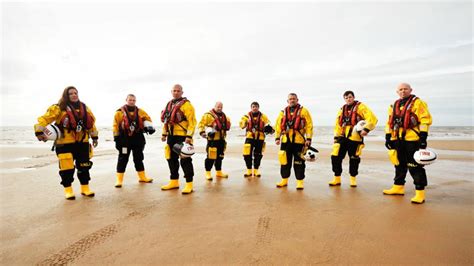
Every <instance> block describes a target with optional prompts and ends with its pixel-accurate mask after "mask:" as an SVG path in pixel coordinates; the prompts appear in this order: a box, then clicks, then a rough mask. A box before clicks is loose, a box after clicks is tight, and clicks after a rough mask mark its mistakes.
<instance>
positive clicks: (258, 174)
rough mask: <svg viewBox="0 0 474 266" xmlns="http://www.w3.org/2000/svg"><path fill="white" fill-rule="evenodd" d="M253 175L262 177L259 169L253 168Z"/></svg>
mask: <svg viewBox="0 0 474 266" xmlns="http://www.w3.org/2000/svg"><path fill="white" fill-rule="evenodd" d="M253 176H256V177H261V176H262V175H261V174H260V172H259V171H258V169H253Z"/></svg>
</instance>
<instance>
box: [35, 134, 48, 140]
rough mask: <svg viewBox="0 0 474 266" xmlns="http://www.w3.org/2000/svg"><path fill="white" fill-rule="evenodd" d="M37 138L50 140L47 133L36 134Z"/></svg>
mask: <svg viewBox="0 0 474 266" xmlns="http://www.w3.org/2000/svg"><path fill="white" fill-rule="evenodd" d="M36 138H37V139H38V141H44V142H46V141H47V140H48V137H47V136H46V135H45V134H39V135H36Z"/></svg>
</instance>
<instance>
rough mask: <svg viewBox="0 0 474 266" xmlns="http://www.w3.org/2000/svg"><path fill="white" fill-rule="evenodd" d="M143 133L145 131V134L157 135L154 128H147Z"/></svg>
mask: <svg viewBox="0 0 474 266" xmlns="http://www.w3.org/2000/svg"><path fill="white" fill-rule="evenodd" d="M143 131H145V133H147V134H150V135H153V133H155V131H156V130H155V129H154V128H153V127H145V128H143Z"/></svg>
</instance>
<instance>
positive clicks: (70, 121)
mask: <svg viewBox="0 0 474 266" xmlns="http://www.w3.org/2000/svg"><path fill="white" fill-rule="evenodd" d="M59 126H60V128H61V129H66V130H72V131H74V132H81V131H86V130H89V129H92V128H93V126H94V118H93V117H92V115H91V114H89V112H87V107H86V104H84V103H82V102H79V112H78V111H76V108H74V106H72V105H71V104H67V106H66V112H65V113H64V115H63V116H62V117H61V119H60V123H59Z"/></svg>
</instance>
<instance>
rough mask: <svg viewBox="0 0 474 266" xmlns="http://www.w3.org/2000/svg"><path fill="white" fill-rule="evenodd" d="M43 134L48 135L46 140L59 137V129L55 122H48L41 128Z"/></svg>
mask: <svg viewBox="0 0 474 266" xmlns="http://www.w3.org/2000/svg"><path fill="white" fill-rule="evenodd" d="M43 133H44V135H46V137H48V140H54V141H56V140H58V139H60V138H61V130H59V128H58V126H56V125H55V124H49V125H47V126H46V128H45V129H44V130H43Z"/></svg>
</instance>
